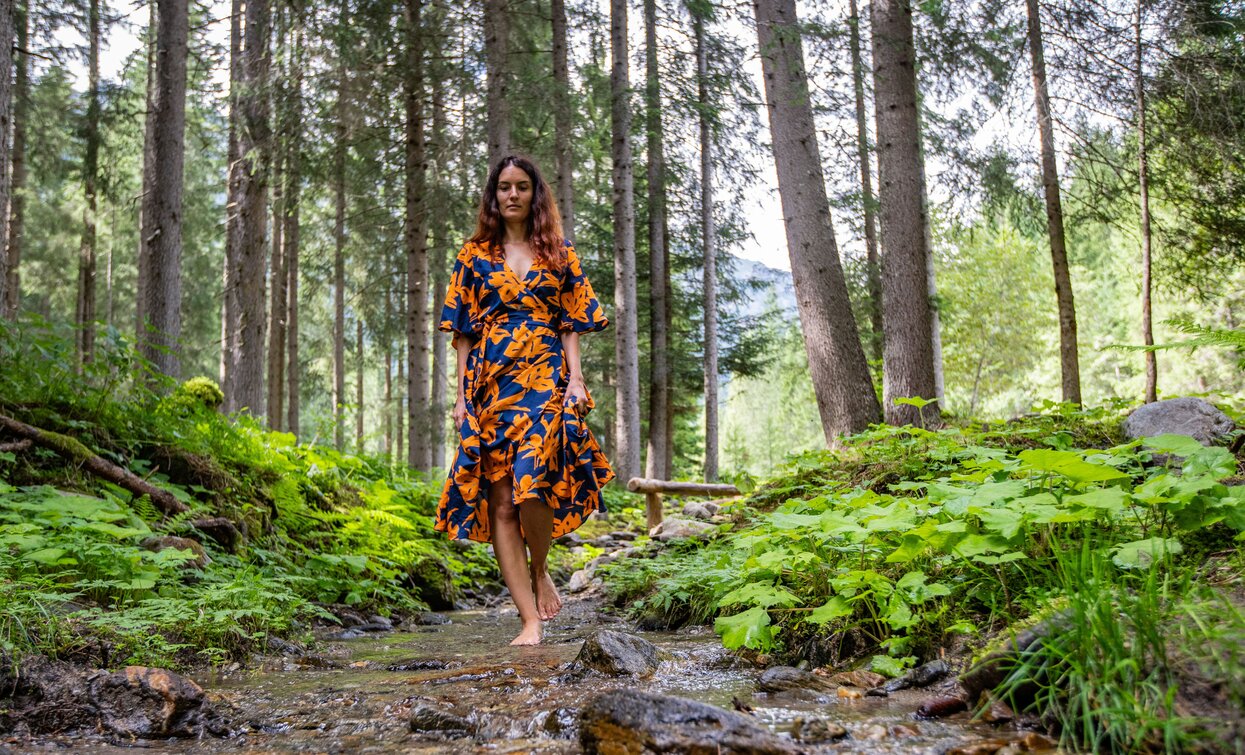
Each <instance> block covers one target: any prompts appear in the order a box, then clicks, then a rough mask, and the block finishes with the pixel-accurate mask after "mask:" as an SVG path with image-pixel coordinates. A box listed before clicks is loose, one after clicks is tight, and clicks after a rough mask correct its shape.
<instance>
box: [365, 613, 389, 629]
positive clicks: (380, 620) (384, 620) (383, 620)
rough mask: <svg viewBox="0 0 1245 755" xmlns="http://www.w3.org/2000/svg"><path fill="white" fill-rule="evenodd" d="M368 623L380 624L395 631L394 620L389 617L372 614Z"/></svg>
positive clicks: (368, 618)
mask: <svg viewBox="0 0 1245 755" xmlns="http://www.w3.org/2000/svg"><path fill="white" fill-rule="evenodd" d="M367 621H368V623H369V624H380V625H382V626H386V627H389V628H390V629H393V619H391V618H389V617H388V616H381V615H379V614H372V615H371V616H369V617H367Z"/></svg>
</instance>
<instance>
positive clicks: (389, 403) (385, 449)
mask: <svg viewBox="0 0 1245 755" xmlns="http://www.w3.org/2000/svg"><path fill="white" fill-rule="evenodd" d="M392 323H393V291H392V290H390V287H389V286H386V287H385V330H386V331H388V330H389V328H390V327H391V326H392ZM380 416H381V429H382V431H383V432H384V436H383V438H382V441H381V443H382V447H381V453H382V454H384V455H385V460H386V461H388V462H389V463H390V464H392V463H393V339H392V338H388V337H386V338H385V398H384V401H383V402H382V403H381V409H380Z"/></svg>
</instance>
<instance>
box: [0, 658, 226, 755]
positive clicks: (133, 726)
mask: <svg viewBox="0 0 1245 755" xmlns="http://www.w3.org/2000/svg"><path fill="white" fill-rule="evenodd" d="M0 674H2V675H0V697H3V698H6V699H5V700H4V704H3V705H2V706H0V731H12V730H13V729H14V728H17V727H22V728H24V729H26V730H28V731H30V732H32V733H36V734H55V733H60V732H69V731H75V730H92V731H100V730H103V731H107V732H111V733H113V734H116V735H119V736H123V737H128V738H134V737H143V738H165V737H202V736H226V735H228V734H229V726H228V723H227V722H226V721H225V720H224V719H223V718H222V717H221V716H220V714H219V713H218V712H217V711H216V710H215V709H214V708H213V707H212V705H211V703H209V702H208V700H207V698H206V697H205V696H204V694H203V689H202V688H201V687H199V685H197V684H195V683H194V682H192V681H190V680H189V679H187V678H185V677H183V676H179V675H178V674H174V673H172V672H170V671H165V670H164V669H157V668H147V667H145V666H129V667H127V668H125V669H124V670H122V671H117V672H107V671H91V670H84V669H81V668H78V667H75V666H72V665H70V664H68V663H65V662H62V661H49V660H47V659H46V658H42V657H31V658H27V659H25V660H23V661H22V662H21V663H20V664H19V665H18V666H17V667H13V666H12V665H10V664H8V663H6V664H4V668H3V671H2V672H0Z"/></svg>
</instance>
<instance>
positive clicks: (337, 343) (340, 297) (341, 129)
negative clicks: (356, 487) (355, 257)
mask: <svg viewBox="0 0 1245 755" xmlns="http://www.w3.org/2000/svg"><path fill="white" fill-rule="evenodd" d="M337 24H338V28H337V33H338V34H339V35H341V37H340V38H339V40H338V48H337V54H338V64H337V76H338V80H337V112H336V114H335V115H336V118H337V123H336V124H335V138H336V144H334V147H333V184H334V195H335V200H336V201H335V205H334V216H333V445H334V446H335V447H336V448H337V450H339V451H341V450H344V448H345V446H346V426H345V424H344V422H345V416H344V414H343V412H342V404H343V402H345V400H346V140H347V138H348V136H349V131H348V130H347V125H346V119H347V113H346V103H347V95H346V93H347V76H348V73H347V70H346V40H345V36H346V4H345V3H343V4H342V5H341V9H340V12H339V14H338V17H337Z"/></svg>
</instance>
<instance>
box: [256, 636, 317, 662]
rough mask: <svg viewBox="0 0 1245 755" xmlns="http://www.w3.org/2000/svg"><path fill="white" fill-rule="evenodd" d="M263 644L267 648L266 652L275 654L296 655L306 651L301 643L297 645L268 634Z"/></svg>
mask: <svg viewBox="0 0 1245 755" xmlns="http://www.w3.org/2000/svg"><path fill="white" fill-rule="evenodd" d="M264 646H265V647H267V648H268V652H270V653H275V654H276V655H288V656H293V657H298V656H301V655H304V654H305V653H306V652H307V651H305V650H303V648H302V646H301V645H297V644H295V643H293V642H290V641H289V640H283V639H281V638H280V637H273V636H272V635H269V636H268V639H267V640H265V641H264Z"/></svg>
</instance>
